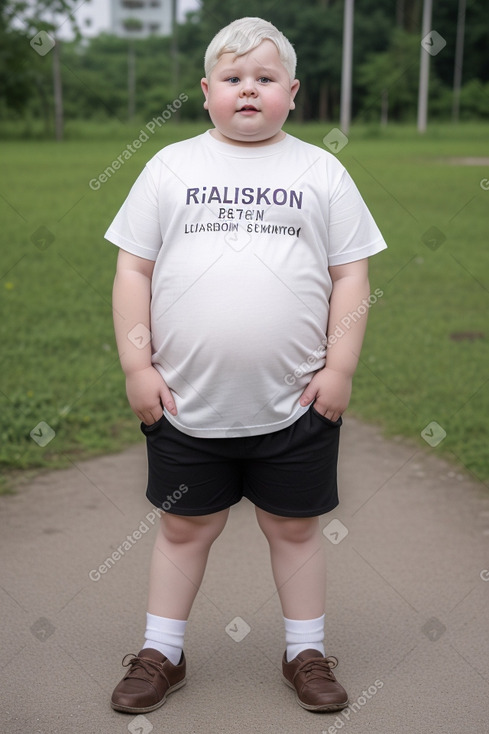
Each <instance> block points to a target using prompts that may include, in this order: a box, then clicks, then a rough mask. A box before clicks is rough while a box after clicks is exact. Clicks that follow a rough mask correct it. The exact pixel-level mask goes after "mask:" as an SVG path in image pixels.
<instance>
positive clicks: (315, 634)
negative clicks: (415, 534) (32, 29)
mask: <svg viewBox="0 0 489 734" xmlns="http://www.w3.org/2000/svg"><path fill="white" fill-rule="evenodd" d="M295 64H296V58H295V52H294V50H293V48H292V46H291V44H290V43H289V41H288V40H287V39H286V38H285V37H284V36H283V35H282V34H281V33H280V32H279V31H278V30H277V29H276V28H275V27H274V26H273V25H271V24H270V23H268V22H266V21H263V20H261V19H259V18H243V19H241V20H237V21H234V22H233V23H231V24H230V25H229V26H227V27H226V28H224V29H223V30H221V31H220V32H219V33H218V34H217V36H216V37H215V38H214V39H213V41H212V42H211V44H210V45H209V47H208V49H207V52H206V57H205V71H206V77H205V78H204V79H202V81H201V86H202V90H203V92H204V96H205V103H204V107H205V109H207V110H208V112H209V115H210V118H211V120H212V122H213V124H214V128H213V129H211V130H209V131H207V132H206V133H204V134H202V135H199V136H197V137H195V138H191V139H190V140H186V141H182V142H180V143H176V144H174V145H169V146H167V147H166V148H165V149H164V150H162V151H160V152H159V153H158V154H157V155H156V156H155V157H154V158H153V159H152V160H150V161H149V163H148V164H147V165H146V167H145V169H144V171H143V172H142V174H141V175H140V176H139V178H138V179H137V181H136V183H135V184H134V186H133V188H132V189H131V192H130V194H129V196H128V198H127V199H126V201H125V203H124V205H123V206H122V208H121V210H120V211H119V213H118V214H117V216H116V217H115V219H114V221H113V223H112V225H111V226H110V228H109V230H108V232H107V233H106V238H107V239H108V240H110V241H111V242H113V243H114V244H116V245H117V246H118V247H119V248H120V250H119V256H118V264H117V273H116V278H115V283H114V318H115V332H116V338H117V344H118V349H119V353H120V359H121V364H122V368H123V370H124V372H125V374H126V386H127V395H128V399H129V403H130V405H131V407H132V409H133V410H134V412H135V413H136V415H137V416H138V417H139V418H140V420H141V421H142V424H141V428H142V431H143V433H144V434H145V435H146V438H147V450H148V489H147V497H148V499H149V500H150V501H151V502H152V503H153V504H154V505H157V506H160V507H163V508H164V509H165V512H164V513H163V514H162V516H161V521H160V526H159V530H158V535H157V538H156V542H155V547H154V551H153V556H152V561H151V570H150V583H149V598H148V613H147V626H146V634H145V643H144V646H143V648H142V649H141V650H140V652H139V653H138V655H135V656H133V657H132V658H131V659H130V660H128V661H126V659H124V661H123V664H124V665H126V666H127V667H128V668H129V670H128V673H127V674H126V676H125V677H124V678H123V679H122V681H121V682H120V683H119V684H118V685H117V687H116V688H115V690H114V692H113V694H112V699H111V705H112V707H113V708H114V709H116V710H118V711H124V712H129V713H142V712H147V711H152V710H153V709H156V708H157V707H159V706H161V705H162V704H163V703H164V702H165V700H166V697H167V695H168V694H169V693H171V692H173V691H175V690H177V689H178V688H180V687H181V686H183V685H184V684H185V669H186V662H185V656H184V653H183V638H184V631H185V625H186V621H187V619H188V616H189V614H190V610H191V607H192V603H193V601H194V598H195V596H196V593H197V591H198V589H199V586H200V583H201V581H202V578H203V574H204V570H205V566H206V561H207V556H208V553H209V550H210V547H211V545H212V543H213V541H214V540H215V539H216V538H217V537H218V535H219V534H220V532H221V531H222V529H223V527H224V525H225V523H226V519H227V516H228V513H229V508H230V507H231V506H232V505H233V504H235V503H236V502H238V501H239V500H240V499H241V497H243V496H245V497H247V498H248V499H250V500H251V501H252V502H253V503H254V504H255V509H256V516H257V521H258V524H259V526H260V528H261V529H262V531H263V532H264V533H265V536H266V538H267V540H268V542H269V544H270V554H271V563H272V570H273V576H274V581H275V583H276V585H277V590H278V594H279V598H280V602H281V606H282V610H283V615H284V623H285V637H286V651H285V653H284V657H283V661H282V669H283V677H284V681H285V682H286V683H287V684H288V685H289V686H290V687H292V688H293V689H295V693H296V699H297V701H298V703H299V704H300V705H301V706H302V707H304V708H306V709H308V710H312V711H335V710H339V709H341V708H344V707H345V706H347V704H348V696H347V694H346V691H345V690H344V688H343V687H342V686H341V685H340V684H339V683H338V681H337V680H336V678H335V676H334V674H333V672H332V668H334V667H335V666H336V664H337V660H336V659H335V658H333V657H325V650H324V645H323V637H324V605H325V557H324V552H323V548H324V546H323V540H324V539H323V538H322V534H321V530H320V526H319V516H320V515H322V514H324V513H326V512H329V511H330V510H332V509H333V508H334V507H336V505H337V504H338V498H337V488H336V463H337V454H338V440H339V428H340V425H341V422H342V419H341V415H342V413H343V412H344V410H345V409H346V407H347V405H348V402H349V399H350V393H351V383H352V376H353V373H354V370H355V367H356V365H357V361H358V357H359V353H360V348H361V344H362V340H363V334H364V330H365V325H366V324H365V322H366V316H365V314H366V311H367V309H366V308H363V309H361V310H360V309H359V305H360V304H362V303H364V302H365V299H368V297H369V284H368V272H367V271H368V268H367V262H368V257H369V256H370V255H373V254H375V253H376V252H379V251H380V250H382V249H384V248H385V247H386V245H385V243H384V240H383V239H382V236H381V234H380V232H379V230H378V229H377V227H376V225H375V223H374V221H373V219H372V217H371V215H370V213H369V212H368V210H367V208H366V206H365V204H364V202H363V200H362V199H361V197H360V194H359V193H358V191H357V189H356V187H355V186H354V184H353V182H352V181H351V179H350V177H349V176H348V174H347V173H346V171H345V169H344V168H343V167H342V166H341V164H340V163H339V162H338V161H337V160H336V159H335V158H334V156H332V155H330V154H328V153H327V152H326V151H324V150H322V149H320V148H318V147H316V146H313V145H309V144H307V143H303V142H301V141H299V140H297V139H296V138H293V137H291V136H290V135H286V134H285V133H284V132H283V130H282V126H283V123H284V122H285V120H286V118H287V116H288V113H289V110H292V109H294V98H295V96H296V94H297V91H298V89H299V81H298V80H297V79H295ZM352 311H356V312H357V314H359V313H360V312H361V313H363V314H364V315H363V316H362V317H361V318H359V319H353V320H352V323H351V325H350V328H349V329H341V331H342V332H343V333H342V335H341V337H338V333H339V332H338V331H337V329H338V326H339V324H340V322H341V320H342V319H344V318H345V316H346V315H347V314H350V315H351V313H350V312H352ZM340 328H341V327H340ZM335 330H336V336H335ZM326 346H327V350H326V348H325V347H326ZM318 551H319V552H318ZM126 657H129V656H126Z"/></svg>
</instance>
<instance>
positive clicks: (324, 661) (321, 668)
mask: <svg viewBox="0 0 489 734" xmlns="http://www.w3.org/2000/svg"><path fill="white" fill-rule="evenodd" d="M337 665H338V658H335V657H334V656H333V655H330V656H329V657H328V658H313V659H312V660H306V661H305V662H304V663H302V664H301V665H300V666H299V667H298V668H297V672H296V675H297V673H305V674H306V676H307V678H308V679H309V680H311V678H326V679H327V680H331V681H335V680H336V678H335V677H334V675H333V673H332V670H333V668H336V666H337Z"/></svg>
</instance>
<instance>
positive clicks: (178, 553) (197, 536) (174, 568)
mask: <svg viewBox="0 0 489 734" xmlns="http://www.w3.org/2000/svg"><path fill="white" fill-rule="evenodd" d="M228 514H229V509H228V510H223V511H222V512H215V513H213V514H211V515H202V516H197V517H188V516H183V515H172V514H165V515H162V516H161V520H160V526H159V530H158V535H157V537H156V541H155V545H154V549H153V556H152V559H151V566H150V577H149V593H148V612H149V613H150V614H154V615H157V616H160V617H168V618H170V619H182V620H184V619H187V618H188V616H189V614H190V609H191V607H192V604H193V601H194V599H195V597H196V595H197V592H198V590H199V588H200V584H201V582H202V579H203V577H204V572H205V567H206V563H207V557H208V555H209V551H210V548H211V545H212V543H213V542H214V540H215V539H216V538H217V537H218V536H219V535H220V534H221V532H222V530H223V528H224V526H225V524H226V520H227V518H228Z"/></svg>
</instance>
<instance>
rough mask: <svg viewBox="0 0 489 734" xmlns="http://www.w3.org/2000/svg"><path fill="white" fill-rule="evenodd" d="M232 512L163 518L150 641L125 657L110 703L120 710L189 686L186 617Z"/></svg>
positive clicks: (152, 703)
mask: <svg viewBox="0 0 489 734" xmlns="http://www.w3.org/2000/svg"><path fill="white" fill-rule="evenodd" d="M228 513H229V510H223V511H222V512H216V513H214V514H211V515H203V516H198V517H186V516H182V515H171V514H165V515H163V516H162V517H161V520H160V525H159V530H158V535H157V537H156V542H155V545H154V549H153V556H152V559H151V568H150V579H149V599H148V612H149V613H148V614H147V626H146V633H147V634H146V644H145V646H144V648H143V649H142V650H141V651H140V652H139V653H138V655H134V656H130V655H129V656H128V655H126V656H125V658H124V660H123V661H122V664H123V665H124V666H125V667H129V671H128V672H127V673H126V675H125V676H124V678H123V679H122V680H121V681H120V683H119V684H118V685H117V686H116V688H115V689H114V692H113V693H112V698H111V706H112V708H113V709H115V710H116V711H123V712H125V713H144V712H146V711H153V710H154V709H156V708H159V706H161V705H163V704H164V703H165V701H166V699H167V697H168V695H169V694H170V693H173V691H176V690H178V689H179V688H181V687H182V686H183V685H185V681H186V677H185V676H186V660H185V655H184V654H183V649H182V648H183V635H184V630H185V625H186V621H185V620H186V619H187V617H188V615H189V614H190V610H191V608H192V604H193V601H194V599H195V596H196V594H197V592H198V590H199V587H200V584H201V582H202V578H203V576H204V571H205V566H206V562H207V556H208V555H209V550H210V547H211V545H212V543H213V542H214V540H215V539H216V538H217V537H218V535H219V534H220V533H221V531H222V529H223V528H224V525H225V524H226V520H227V516H228ZM131 657H132V659H130V660H129V661H128V662H126V659H127V658H131Z"/></svg>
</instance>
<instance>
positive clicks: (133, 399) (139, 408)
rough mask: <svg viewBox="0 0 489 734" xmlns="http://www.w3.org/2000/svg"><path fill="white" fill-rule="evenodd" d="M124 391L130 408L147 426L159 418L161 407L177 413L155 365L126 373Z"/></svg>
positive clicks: (173, 413) (168, 390)
mask: <svg viewBox="0 0 489 734" xmlns="http://www.w3.org/2000/svg"><path fill="white" fill-rule="evenodd" d="M126 392H127V399H128V400H129V405H130V406H131V408H132V410H133V411H134V412H135V413H136V415H137V417H138V418H139V419H140V420H141V421H142V422H143V423H146V425H148V426H150V425H151V424H152V423H156V421H158V420H159V419H160V418H161V416H162V415H163V407H165V408H166V409H167V410H168V412H169V413H171V414H172V415H176V414H177V408H176V406H175V401H174V400H173V396H172V394H171V391H170V389H169V387H168V385H167V384H166V382H165V381H164V379H163V378H162V376H161V375H160V373H159V372H158V370H157V369H155V367H146V368H145V369H142V370H137V371H136V372H131V374H129V375H126Z"/></svg>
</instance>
